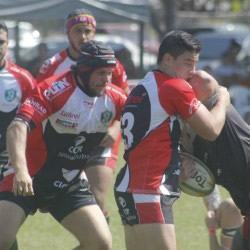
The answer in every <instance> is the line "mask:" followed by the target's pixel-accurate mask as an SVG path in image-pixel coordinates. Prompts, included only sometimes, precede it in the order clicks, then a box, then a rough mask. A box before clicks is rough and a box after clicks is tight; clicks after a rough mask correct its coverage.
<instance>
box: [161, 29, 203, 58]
mask: <svg viewBox="0 0 250 250" xmlns="http://www.w3.org/2000/svg"><path fill="white" fill-rule="evenodd" d="M200 50H201V44H200V41H199V40H198V39H196V38H195V37H194V36H192V35H191V34H189V33H187V32H184V31H181V30H174V31H170V32H169V33H167V34H166V35H165V37H164V38H163V40H162V42H161V44H160V48H159V51H158V58H157V62H158V63H160V62H161V60H162V58H163V56H164V54H166V53H168V54H170V55H171V56H173V57H175V58H176V57H178V56H179V55H181V54H183V53H184V52H185V51H190V52H195V53H199V52H200Z"/></svg>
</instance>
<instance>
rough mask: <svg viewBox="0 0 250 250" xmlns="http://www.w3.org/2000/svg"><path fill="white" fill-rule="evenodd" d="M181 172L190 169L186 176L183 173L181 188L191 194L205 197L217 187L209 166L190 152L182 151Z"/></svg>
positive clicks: (180, 181) (180, 182)
mask: <svg viewBox="0 0 250 250" xmlns="http://www.w3.org/2000/svg"><path fill="white" fill-rule="evenodd" d="M180 156H181V172H182V171H185V169H184V168H186V169H187V168H188V169H189V171H188V172H189V174H188V175H186V176H185V177H184V178H183V176H182V174H181V176H180V180H179V185H180V189H181V190H182V191H183V192H184V193H186V194H189V195H192V196H197V197H203V196H206V195H208V194H210V193H211V192H212V191H213V190H214V187H215V178H214V175H213V173H212V172H211V171H210V170H209V168H208V167H207V166H206V165H205V163H203V162H202V161H200V160H199V159H198V158H197V157H195V156H193V155H191V154H189V153H184V152H181V153H180Z"/></svg>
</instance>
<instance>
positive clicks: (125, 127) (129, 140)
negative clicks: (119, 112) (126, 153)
mask: <svg viewBox="0 0 250 250" xmlns="http://www.w3.org/2000/svg"><path fill="white" fill-rule="evenodd" d="M134 121H135V119H134V115H133V114H132V113H130V112H126V113H124V114H123V116H122V119H121V127H122V137H123V139H124V144H125V149H129V148H130V147H131V146H132V144H133V141H134V136H133V134H132V131H131V130H132V128H133V126H134Z"/></svg>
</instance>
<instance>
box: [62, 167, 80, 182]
mask: <svg viewBox="0 0 250 250" xmlns="http://www.w3.org/2000/svg"><path fill="white" fill-rule="evenodd" d="M79 173H80V170H79V169H73V170H69V169H65V168H62V174H63V178H64V179H65V180H66V181H67V182H70V181H72V180H73V179H74V178H76V177H77V176H78V174H79Z"/></svg>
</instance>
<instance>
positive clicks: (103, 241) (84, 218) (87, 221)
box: [61, 205, 112, 250]
mask: <svg viewBox="0 0 250 250" xmlns="http://www.w3.org/2000/svg"><path fill="white" fill-rule="evenodd" d="M61 224H62V225H63V226H64V227H65V228H66V229H67V230H69V231H70V232H71V233H72V234H73V235H74V236H75V237H76V238H77V239H78V241H79V243H80V246H79V247H78V248H77V249H81V250H101V249H102V250H111V249H112V237H111V233H110V231H109V227H108V224H107V222H106V220H105V217H104V215H103V213H102V211H101V210H100V208H99V207H98V206H97V205H89V206H84V207H80V208H78V209H77V210H75V211H73V212H72V213H70V214H69V215H67V216H66V217H65V218H64V219H63V220H62V221H61Z"/></svg>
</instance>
